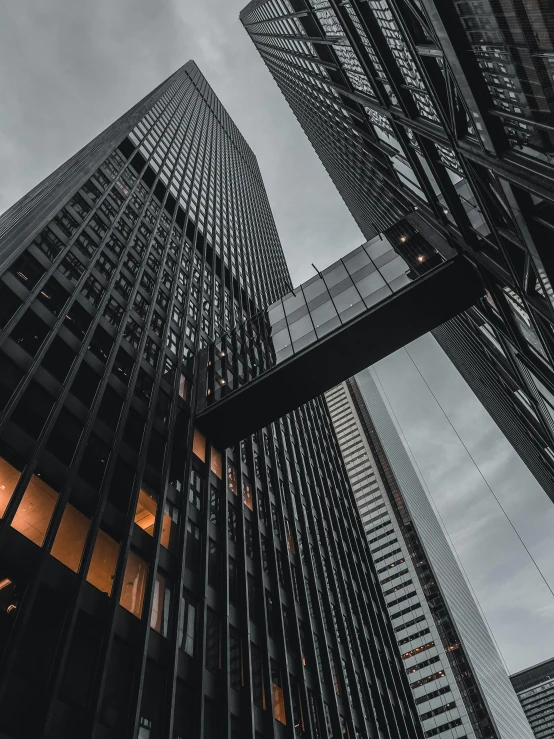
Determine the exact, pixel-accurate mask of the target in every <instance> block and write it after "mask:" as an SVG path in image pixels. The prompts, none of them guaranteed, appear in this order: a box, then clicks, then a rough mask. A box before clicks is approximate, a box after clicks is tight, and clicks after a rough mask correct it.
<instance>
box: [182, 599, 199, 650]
mask: <svg viewBox="0 0 554 739" xmlns="http://www.w3.org/2000/svg"><path fill="white" fill-rule="evenodd" d="M182 600H183V626H182V633H181V640H180V644H181V649H182V650H183V651H184V652H185V654H188V655H189V656H190V657H194V648H195V641H196V606H195V605H194V601H193V598H192V595H191V594H190V593H188V592H187V591H185V593H184V594H183V596H182Z"/></svg>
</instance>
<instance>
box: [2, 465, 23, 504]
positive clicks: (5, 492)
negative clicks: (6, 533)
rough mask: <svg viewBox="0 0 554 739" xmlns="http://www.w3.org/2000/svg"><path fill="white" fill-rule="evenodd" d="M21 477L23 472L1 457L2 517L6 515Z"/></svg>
mask: <svg viewBox="0 0 554 739" xmlns="http://www.w3.org/2000/svg"><path fill="white" fill-rule="evenodd" d="M20 477H21V472H20V471H19V470H17V469H16V468H15V467H13V466H12V465H11V464H10V463H9V462H6V460H5V459H4V458H3V457H0V517H2V516H3V515H4V512H5V510H6V507H7V505H8V503H9V502H10V500H11V497H12V495H13V491H14V490H15V486H16V485H17V483H18V482H19V478H20Z"/></svg>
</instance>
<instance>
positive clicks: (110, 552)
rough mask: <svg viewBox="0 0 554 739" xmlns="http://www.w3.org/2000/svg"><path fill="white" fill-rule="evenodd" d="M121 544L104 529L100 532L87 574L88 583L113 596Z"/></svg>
mask: <svg viewBox="0 0 554 739" xmlns="http://www.w3.org/2000/svg"><path fill="white" fill-rule="evenodd" d="M118 555H119V544H118V543H117V542H116V541H115V540H114V539H112V537H111V536H108V534H106V532H105V531H102V529H99V530H98V534H97V535H96V541H95V543H94V550H93V552H92V558H91V560H90V565H89V568H88V573H87V582H89V583H90V584H91V585H94V587H95V588H98V590H101V591H102V592H103V593H107V594H108V595H111V592H112V586H113V578H114V575H115V567H116V565H117V557H118Z"/></svg>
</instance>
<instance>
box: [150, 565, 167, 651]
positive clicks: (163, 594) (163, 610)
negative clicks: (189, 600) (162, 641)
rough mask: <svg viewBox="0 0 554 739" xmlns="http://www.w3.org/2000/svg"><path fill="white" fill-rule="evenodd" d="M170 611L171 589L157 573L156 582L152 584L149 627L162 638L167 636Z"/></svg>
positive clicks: (163, 577) (160, 574) (165, 580)
mask: <svg viewBox="0 0 554 739" xmlns="http://www.w3.org/2000/svg"><path fill="white" fill-rule="evenodd" d="M170 610H171V589H170V588H169V587H168V583H167V578H166V577H165V576H164V575H162V573H161V572H158V573H157V574H156V582H155V583H154V599H153V601H152V613H151V615H150V626H151V627H152V628H153V629H154V631H157V632H158V633H159V634H161V635H162V636H167V635H168V634H169V615H170Z"/></svg>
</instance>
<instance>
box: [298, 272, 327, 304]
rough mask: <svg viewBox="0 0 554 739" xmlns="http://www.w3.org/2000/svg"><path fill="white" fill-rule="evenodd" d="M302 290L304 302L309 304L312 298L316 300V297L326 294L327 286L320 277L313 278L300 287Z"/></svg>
mask: <svg viewBox="0 0 554 739" xmlns="http://www.w3.org/2000/svg"><path fill="white" fill-rule="evenodd" d="M302 290H303V292H304V295H305V296H306V301H307V302H308V303H309V302H310V301H311V300H314V298H317V297H318V295H321V294H322V293H325V292H327V286H326V285H325V282H324V281H323V280H322V279H321V277H313V278H312V279H311V280H310V281H309V282H306V283H304V284H303V285H302Z"/></svg>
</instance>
